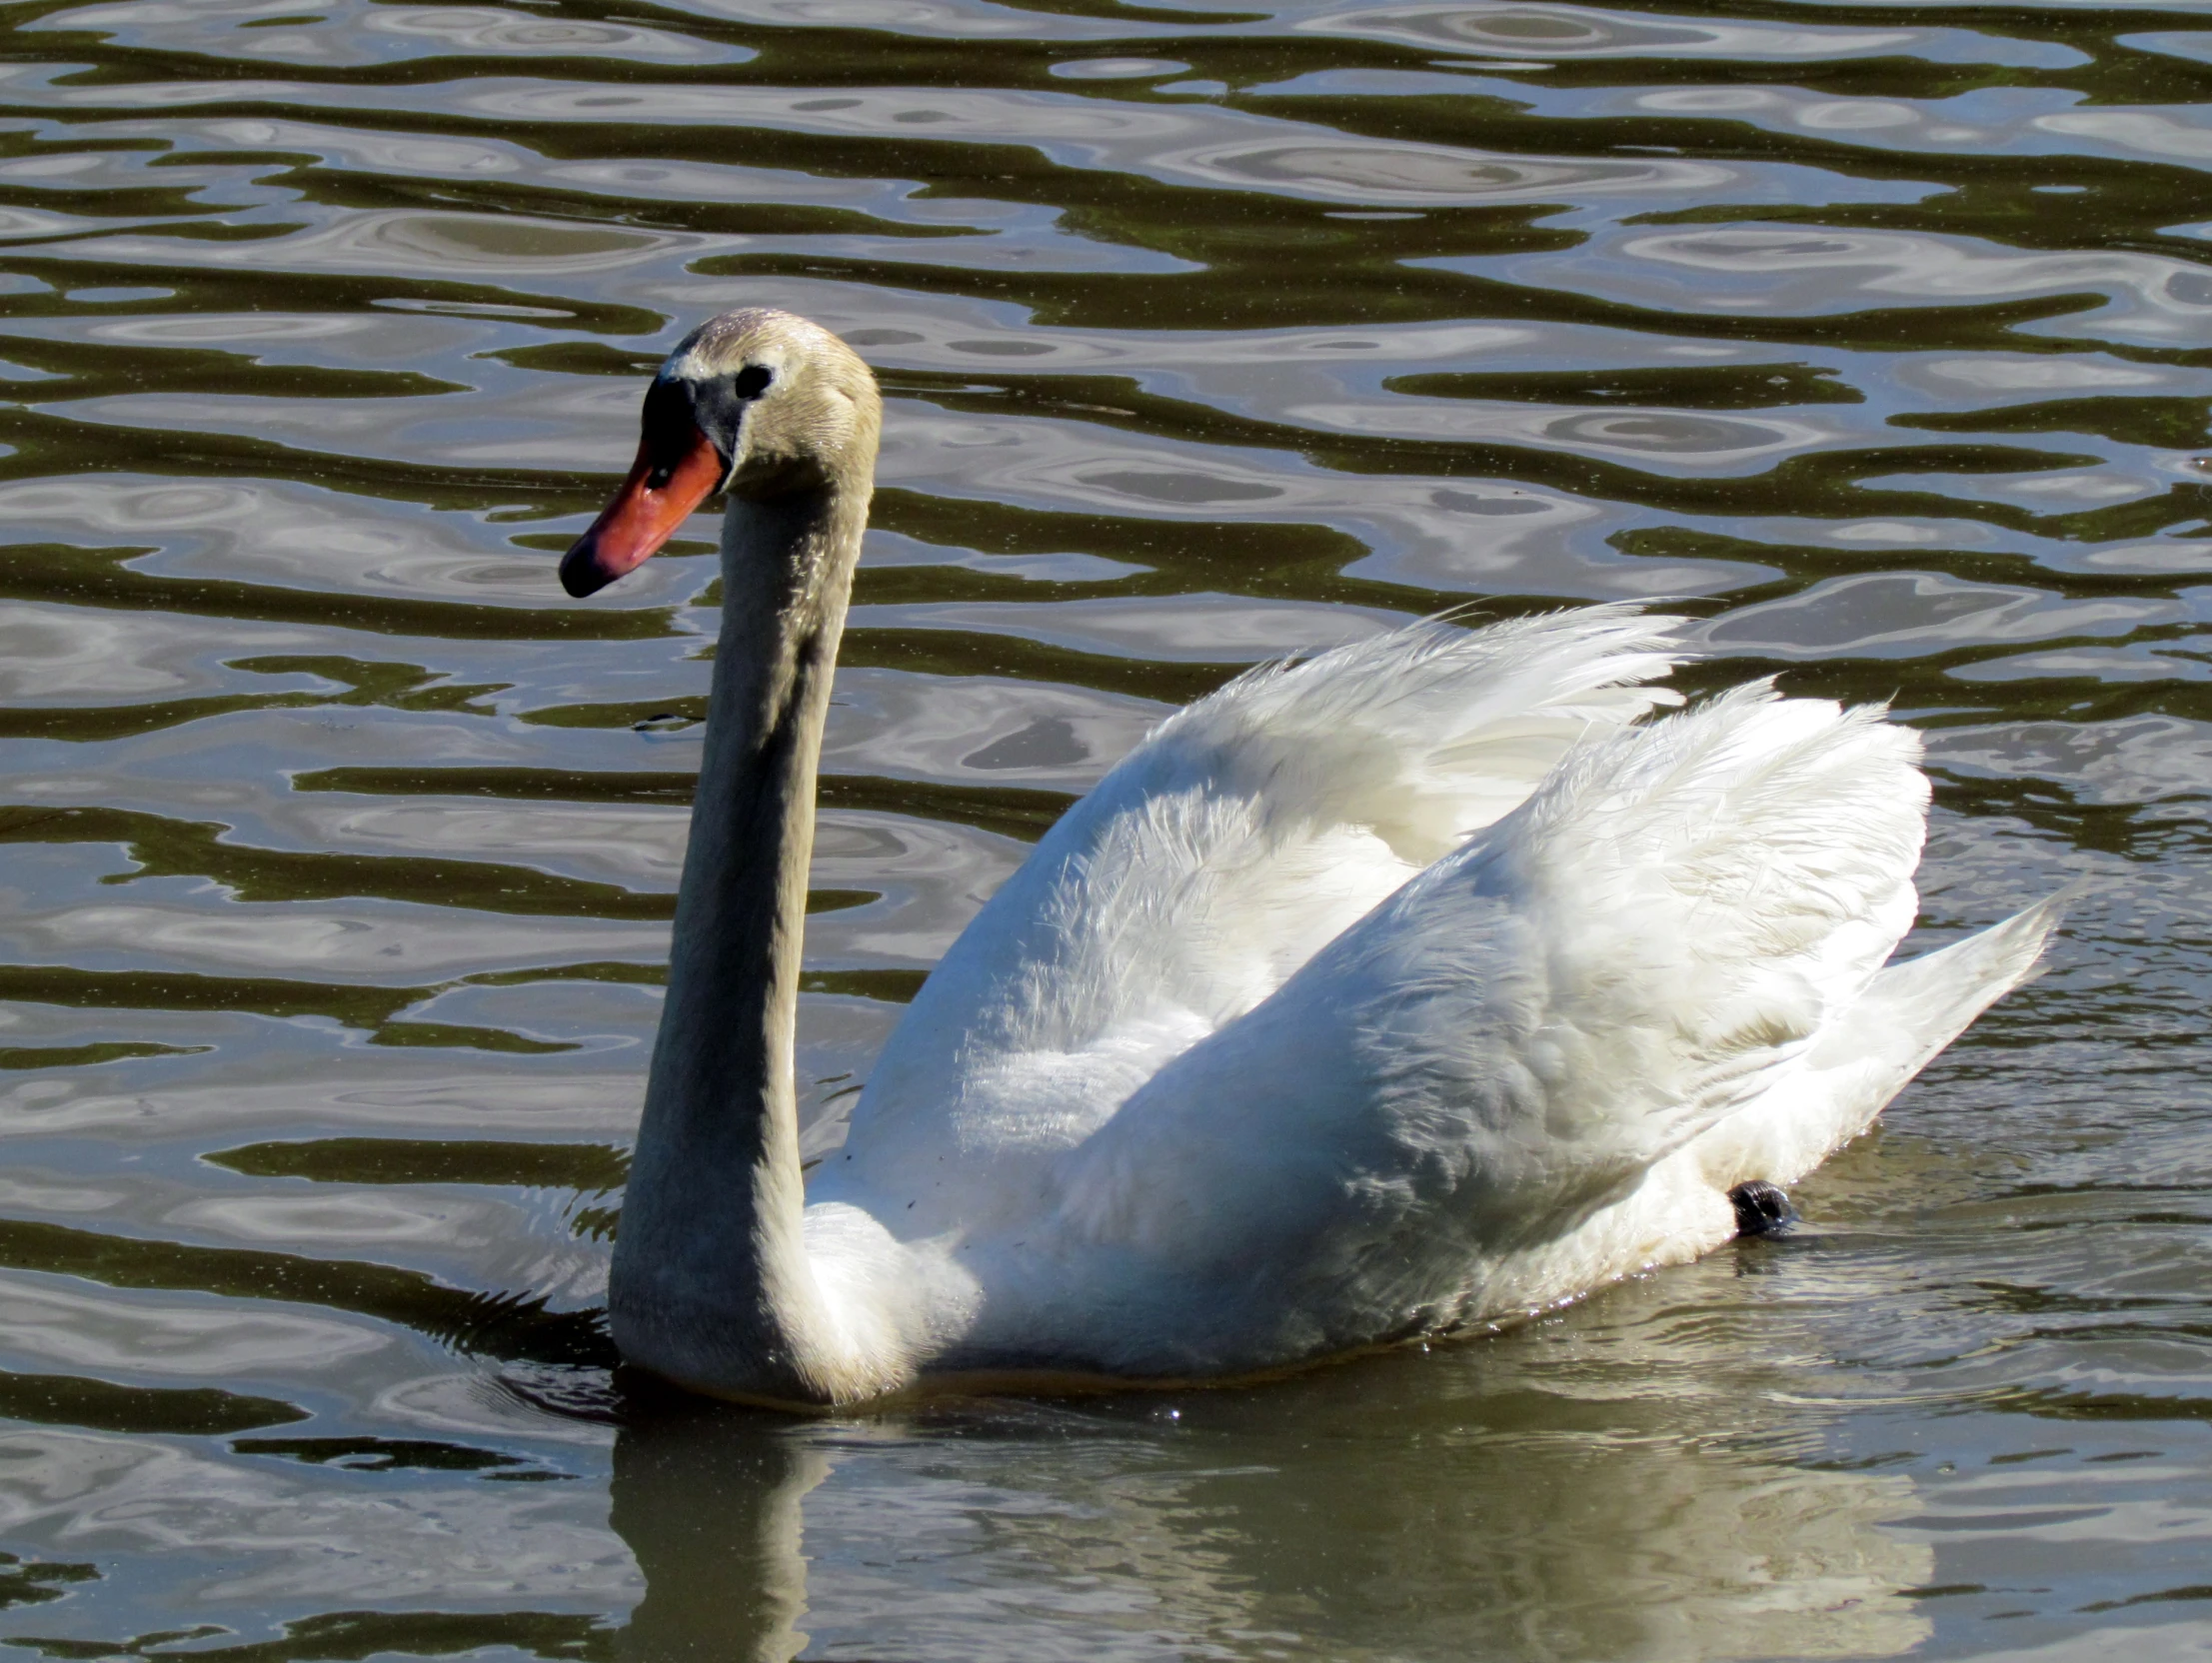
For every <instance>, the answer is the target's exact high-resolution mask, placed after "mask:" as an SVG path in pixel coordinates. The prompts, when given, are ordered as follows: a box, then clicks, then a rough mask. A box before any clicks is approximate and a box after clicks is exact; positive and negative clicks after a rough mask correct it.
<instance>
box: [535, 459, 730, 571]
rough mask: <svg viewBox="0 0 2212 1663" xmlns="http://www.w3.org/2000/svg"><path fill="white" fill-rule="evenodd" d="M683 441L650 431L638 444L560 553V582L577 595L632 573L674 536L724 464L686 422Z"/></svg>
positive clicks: (710, 491)
mask: <svg viewBox="0 0 2212 1663" xmlns="http://www.w3.org/2000/svg"><path fill="white" fill-rule="evenodd" d="M684 425H685V427H687V428H689V429H690V433H689V436H688V442H687V441H685V440H683V439H680V440H679V442H678V444H677V445H676V446H675V447H673V449H674V454H673V455H671V454H670V453H671V447H669V446H668V444H667V443H666V438H665V436H657V435H655V434H654V433H653V432H651V431H650V430H649V431H648V433H647V436H646V439H645V442H644V443H643V444H641V445H639V447H638V460H637V461H636V462H635V463H633V464H632V465H631V468H630V477H629V478H628V479H626V480H624V481H623V482H622V489H621V490H620V491H618V492H616V493H615V500H614V501H613V502H611V503H609V504H608V505H607V507H606V508H605V509H604V510H603V511H602V512H601V514H600V517H599V518H598V519H597V520H594V521H593V522H592V529H591V530H590V531H588V532H586V533H585V534H584V535H583V536H582V537H580V538H578V539H577V540H576V542H575V543H574V544H573V545H572V546H571V547H570V549H569V552H568V553H567V554H565V555H563V556H562V557H561V587H562V588H563V589H565V590H567V591H568V592H569V593H570V594H571V595H574V596H576V597H577V598H578V599H579V600H581V599H582V598H583V597H584V596H587V595H592V594H596V593H597V592H598V591H600V590H603V589H605V588H606V587H607V586H608V585H609V584H611V583H613V582H614V581H615V580H616V579H617V578H619V577H622V576H623V575H624V574H625V573H629V572H635V571H636V570H637V569H638V568H639V567H641V566H643V565H644V564H645V563H646V561H647V560H648V559H650V558H651V557H652V555H653V552H654V551H655V550H657V549H659V548H660V547H661V545H662V544H664V543H666V542H667V541H668V540H669V539H670V538H671V537H674V536H675V535H676V528H677V527H679V526H681V525H682V524H683V523H684V522H685V521H686V520H687V519H689V518H690V517H691V512H692V510H693V509H695V508H697V507H699V505H700V504H701V503H703V502H705V501H706V500H707V499H708V498H709V497H711V496H713V495H714V493H715V488H716V487H717V486H719V485H721V484H722V476H723V474H724V473H725V472H726V471H727V468H728V465H727V464H726V463H724V461H723V460H722V453H721V452H720V451H718V450H716V449H715V445H714V441H713V440H711V439H709V438H708V437H707V436H706V435H705V434H703V433H701V432H700V431H699V429H698V428H697V427H696V426H693V424H692V423H690V422H689V421H686V422H685V424H684Z"/></svg>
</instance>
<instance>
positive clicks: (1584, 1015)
mask: <svg viewBox="0 0 2212 1663" xmlns="http://www.w3.org/2000/svg"><path fill="white" fill-rule="evenodd" d="M1670 622H1671V621H1668V620H1641V619H1638V618H1636V617H1634V616H1633V615H1631V614H1626V613H1623V612H1619V611H1612V610H1595V611H1591V612H1586V613H1581V614H1578V615H1570V616H1563V617H1553V618H1548V619H1542V620H1537V621H1534V622H1531V623H1524V624H1514V625H1505V626H1500V627H1496V628H1493V629H1490V630H1485V631H1481V632H1478V633H1474V634H1467V633H1462V632H1460V631H1458V630H1454V629H1449V628H1446V627H1442V626H1436V625H1430V626H1422V627H1417V628H1414V629H1411V630H1406V631H1402V632H1399V633H1396V634H1393V635H1389V636H1385V637H1382V638H1380V639H1378V640H1373V641H1368V642H1365V643H1363V644H1360V645H1358V646H1355V647H1350V648H1345V649H1339V650H1338V651H1336V652H1334V653H1330V654H1327V655H1325V656H1323V657H1321V658H1318V659H1315V660H1313V661H1311V662H1308V663H1306V664H1303V665H1300V666H1297V667H1295V668H1291V669H1278V670H1274V671H1270V672H1267V673H1265V674H1262V675H1260V676H1258V677H1253V678H1247V679H1245V680H1243V681H1241V682H1238V683H1236V684H1234V685H1233V686H1231V687H1229V688H1227V689H1225V690H1223V691H1222V692H1221V693H1219V694H1216V695H1214V696H1213V697H1212V698H1211V699H1208V700H1205V701H1203V702H1202V703H1200V704H1198V705H1195V706H1192V707H1191V708H1190V709H1188V710H1185V711H1183V712H1181V713H1180V714H1179V715H1177V716H1175V717H1173V718H1172V719H1170V720H1169V721H1168V722H1166V723H1165V724H1163V725H1162V726H1161V727H1160V729H1159V730H1158V731H1157V732H1156V733H1154V734H1153V735H1152V736H1151V737H1150V738H1149V739H1147V740H1146V741H1145V742H1144V744H1143V745H1142V746H1140V747H1139V748H1138V749H1137V751H1136V752H1135V753H1134V754H1133V755H1131V756H1130V757H1129V758H1127V759H1126V760H1125V761H1124V762H1123V763H1122V764H1121V765H1120V766H1119V767H1118V768H1116V769H1115V770H1114V771H1113V772H1112V773H1111V774H1109V775H1108V776H1107V777H1106V780H1105V781H1104V782H1102V783H1101V785H1100V786H1099V788H1098V789H1097V790H1096V791H1094V792H1093V793H1092V794H1091V795H1090V796H1089V797H1087V798H1085V799H1084V800H1083V802H1081V803H1080V804H1078V805H1077V806H1076V807H1075V808H1074V809H1073V810H1071V811H1070V812H1069V814H1068V815H1067V817H1066V818H1065V819H1063V820H1062V821H1061V823H1060V824H1059V825H1058V826H1057V827H1056V828H1055V829H1054V830H1053V832H1051V833H1050V834H1049V835H1048V836H1047V837H1046V838H1045V840H1044V842H1043V843H1042V844H1041V846H1040V847H1039V848H1038V850H1037V852H1036V853H1035V854H1034V855H1033V856H1032V857H1031V858H1030V860H1029V861H1028V863H1027V864H1026V865H1024V866H1023V868H1022V869H1021V871H1020V872H1018V873H1017V874H1016V875H1015V876H1014V877H1013V878H1012V879H1011V880H1010V881H1009V882H1008V883H1007V885H1006V886H1005V887H1004V888H1002V889H1001V890H1000V891H999V893H998V894H997V895H996V896H994V897H993V899H992V901H991V902H990V904H989V905H987V906H986V907H985V908H984V910H983V912H982V913H981V914H980V915H979V916H978V917H977V918H976V919H975V921H974V922H973V923H971V924H970V926H969V927H968V929H967V931H966V932H965V933H964V934H963V935H962V936H961V938H960V940H959V941H958V942H956V943H955V945H954V947H953V949H952V951H951V952H950V953H948V954H947V955H946V957H945V960H944V962H943V963H941V964H940V965H939V967H938V969H937V970H936V972H935V973H934V974H933V975H932V976H931V978H930V981H929V982H928V984H927V985H926V986H925V987H924V989H923V991H922V994H921V996H920V997H919V998H918V999H917V1000H916V1001H915V1004H914V1006H913V1007H912V1009H910V1010H909V1012H908V1014H907V1016H906V1019H905V1020H904V1021H902V1022H901V1023H900V1025H899V1028H898V1030H897V1031H896V1032H895V1033H894V1035H893V1037H892V1040H891V1043H890V1044H889V1045H888V1046H887V1047H886V1049H885V1051H884V1053H883V1056H882V1058H881V1059H880V1060H879V1062H878V1064H877V1066H876V1069H875V1071H874V1074H873V1076H872V1078H871V1080H870V1082H869V1085H868V1088H867V1090H866V1092H865V1093H864V1094H863V1096H862V1099H861V1103H860V1106H859V1108H858V1109H857V1110H856V1112H855V1114H854V1117H853V1126H852V1133H851V1136H850V1139H849V1140H848V1142H847V1144H846V1146H845V1148H844V1149H843V1150H841V1151H839V1152H838V1153H836V1154H833V1155H832V1156H831V1157H830V1159H829V1160H828V1161H827V1162H825V1163H824V1165H823V1167H822V1168H821V1169H820V1170H819V1171H818V1173H817V1176H816V1178H815V1181H814V1183H813V1185H812V1187H811V1189H810V1191H809V1198H810V1201H811V1202H812V1204H811V1205H810V1206H809V1207H808V1209H807V1215H806V1219H807V1240H808V1248H809V1257H810V1258H811V1259H812V1260H813V1261H814V1263H815V1264H816V1266H817V1274H818V1275H820V1276H822V1277H823V1278H824V1280H825V1281H826V1282H827V1283H829V1284H831V1285H835V1286H838V1287H840V1288H843V1289H849V1290H850V1292H849V1293H848V1294H847V1299H848V1300H849V1301H850V1306H849V1308H851V1309H853V1311H854V1314H855V1315H856V1316H857V1317H859V1318H860V1321H858V1322H856V1323H855V1335H856V1338H858V1337H859V1334H860V1333H861V1332H862V1331H863V1329H862V1324H863V1323H865V1325H866V1326H865V1331H866V1332H868V1333H869V1334H870V1335H871V1336H872V1337H873V1340H874V1343H875V1344H879V1345H883V1346H886V1347H889V1348H892V1349H893V1350H896V1351H904V1352H907V1353H909V1354H921V1355H926V1356H931V1357H933V1358H939V1359H942V1361H943V1365H944V1366H949V1367H956V1368H957V1367H962V1366H967V1367H973V1368H979V1369H1004V1368H1021V1367H1032V1368H1035V1367H1060V1368H1068V1367H1076V1368H1080V1369H1082V1370H1085V1371H1088V1372H1094V1373H1099V1374H1106V1375H1124V1376H1127V1375H1133V1376H1168V1377H1175V1376H1181V1377H1191V1376H1204V1375H1213V1374H1222V1373H1238V1372H1249V1371H1254V1370H1259V1369H1264V1368H1267V1367H1270V1366H1279V1365H1281V1364H1284V1363H1287V1362H1293V1361H1297V1360H1302V1359H1305V1358H1310V1357H1315V1356H1322V1355H1327V1354H1329V1353H1331V1352H1338V1351H1343V1350H1347V1349H1351V1348H1354V1347H1357V1346H1361V1345H1368V1344H1373V1343H1376V1342H1379V1341H1386V1340H1390V1339H1395V1338H1400V1337H1403V1336H1407V1335H1413V1334H1420V1333H1430V1332H1437V1331H1444V1330H1449V1329H1452V1328H1456V1327H1463V1326H1466V1325H1468V1324H1470V1323H1476V1322H1481V1321H1484V1320H1488V1319H1496V1318H1501V1317H1507V1316H1511V1315H1514V1314H1516V1313H1522V1312H1526V1311H1528V1310H1530V1309H1532V1308H1536V1307H1540V1306H1542V1305H1545V1304H1549V1303H1552V1302H1554V1301H1557V1300H1560V1299H1563V1298H1566V1297H1569V1296H1571V1295H1573V1294H1576V1293H1580V1292H1582V1291H1584V1290H1586V1289H1589V1288H1591V1287H1594V1286H1597V1285H1599V1284H1601V1283H1604V1282H1606V1281H1610V1280H1612V1279H1614V1278H1617V1277H1619V1276H1622V1275H1625V1274H1627V1273H1629V1272H1631V1271H1635V1270H1638V1269H1642V1268H1644V1267H1646V1266H1650V1265H1656V1264H1665V1263H1670V1262H1674V1261H1677V1260H1682V1259H1688V1258H1691V1257H1693V1256H1695V1255H1696V1254H1698V1253H1701V1252H1704V1251H1706V1250H1707V1249H1709V1248H1711V1247H1714V1246H1716V1245H1718V1244H1719V1243H1720V1242H1723V1241H1725V1240H1727V1239H1729V1238H1730V1237H1731V1236H1733V1235H1734V1234H1735V1233H1736V1220H1735V1213H1734V1209H1733V1208H1732V1207H1731V1205H1730V1203H1729V1200H1728V1191H1729V1190H1730V1189H1731V1188H1733V1187H1734V1186H1735V1185H1737V1184H1739V1183H1742V1182H1744V1181H1745V1180H1748V1179H1765V1180H1767V1181H1770V1182H1775V1183H1788V1182H1790V1181H1792V1180H1794V1179H1795V1178H1796V1177H1798V1176H1799V1175H1800V1174H1801V1173H1803V1172H1805V1171H1806V1170H1808V1169H1809V1168H1811V1167H1812V1166H1813V1165H1814V1164H1815V1163H1816V1162H1818V1161H1819V1160H1820V1159H1821V1158H1822V1157H1823V1156H1825V1155H1826V1154H1828V1153H1829V1151H1831V1150H1832V1149H1834V1148H1836V1147H1837V1146H1838V1145H1839V1144H1841V1143H1843V1142H1845V1141H1847V1140H1848V1139H1850V1138H1851V1137H1853V1136H1855V1135H1857V1134H1858V1133H1859V1132H1861V1131H1863V1130H1864V1129H1865V1128H1866V1126H1867V1124H1868V1123H1869V1122H1870V1121H1871V1120H1872V1119H1873V1118H1874V1115H1875V1114H1876V1112H1877V1111H1878V1110H1879V1109H1880V1108H1881V1107H1882V1105H1883V1104H1884V1103H1885V1102H1886V1101H1887V1100H1888V1099H1889V1098H1890V1096H1891V1095H1892V1094H1894V1093H1895V1091H1896V1090H1897V1088H1898V1087H1899V1086H1901V1085H1902V1084H1903V1083H1904V1082H1905V1081H1906V1080H1907V1079H1909V1078H1910V1077H1911V1075H1912V1074H1913V1073H1914V1072H1915V1071H1916V1070H1917V1069H1918V1068H1919V1066H1920V1065H1921V1064H1922V1063H1923V1062H1925V1061H1926V1060H1927V1059H1928V1058H1929V1057H1930V1056H1932V1055H1933V1054H1934V1053H1935V1052H1936V1051H1937V1050H1939V1049H1940V1048H1941V1047H1942V1046H1943V1045H1944V1044H1945V1043H1946V1042H1947V1041H1948V1040H1949V1039H1950V1038H1951V1037H1952V1036H1953V1035H1954V1034H1956V1033H1957V1032H1958V1031H1959V1029H1960V1028H1962V1027H1963V1026H1964V1025H1965V1024H1966V1022H1967V1021H1968V1020H1970V1019H1971V1018H1972V1017H1973V1016H1974V1015H1975V1014H1976V1013H1978V1012H1979V1011H1980V1010H1981V1009H1982V1007H1983V1006H1984V1005H1986V1004H1987V1003H1988V1002H1989V1001H1990V1000H1991V999H1993V998H1995V997H1996V996H1997V995H1998V994H2000V993H2002V992H2003V991H2005V990H2006V989H2007V988H2008V987H2010V986H2011V985H2012V984H2013V983H2014V982H2015V981H2017V980H2018V979H2019V977H2020V975H2021V974H2022V973H2023V972H2024V971H2025V970H2026V969H2027V968H2028V967H2029V966H2030V965H2031V964H2032V963H2033V962H2034V959H2035V956H2036V954H2037V952H2038V950H2039V949H2040V947H2041V944H2042V940H2043V936H2044V933H2045V931H2046V929H2047V920H2046V919H2045V918H2044V917H2042V916H2041V915H2040V914H2030V915H2028V916H2025V917H2023V918H2020V919H2017V920H2015V921H2014V922H2013V923H2011V924H2009V925H2006V926H2004V927H2002V928H2001V929H2000V930H1995V931H1991V932H1989V933H1988V934H1986V935H1983V936H1979V937H1976V938H1975V939H1973V940H1972V941H1968V942H1964V943H1961V944H1960V945H1959V946H1956V947H1953V948H1951V949H1950V950H1949V951H1947V952H1944V953H1939V954H1936V955H1934V956H1933V957H1930V958H1926V959H1921V960H1918V961H1915V962H1913V963H1911V964H1906V965H1899V966H1897V967H1895V968H1892V969H1888V970H1884V969H1883V968H1882V965H1883V962H1884V960H1886V959H1887V958H1888V957H1889V955H1890V952H1891V949H1892V948H1893V947H1895V945H1896V944H1897V941H1898V938H1899V937H1900V936H1902V935H1903V934H1904V932H1905V931H1906V929H1908V928H1909V927H1910V926H1911V923H1912V919H1913V915H1914V910H1915V895H1914V891H1913V885H1912V871H1913V866H1914V863H1915V861H1916V859H1917V857H1918V855H1919V850H1920V839H1921V829H1922V822H1923V818H1924V814H1925V808H1926V803H1927V786H1926V783H1925V781H1924V780H1923V778H1922V776H1921V774H1920V772H1919V770H1918V769H1917V768H1916V767H1915V766H1914V764H1915V762H1916V760H1917V757H1918V752H1919V746H1918V743H1917V741H1916V738H1915V736H1913V735H1912V734H1911V733H1910V732H1908V731H1907V730H1904V729H1900V728H1895V727H1892V726H1890V725H1888V724H1886V723H1884V722H1882V721H1881V720H1880V718H1879V717H1878V715H1876V714H1874V713H1871V712H1845V711H1840V710H1838V709H1837V707H1835V706H1833V705H1830V704H1825V703H1819V702H1815V701H1810V700H1781V699H1777V698H1775V697H1774V696H1773V695H1772V694H1771V693H1770V692H1768V691H1767V690H1765V689H1764V688H1763V687H1755V688H1749V689H1740V690H1738V691H1737V692H1735V693H1733V694H1730V695H1728V696H1726V697H1724V698H1722V699H1719V700H1716V701H1714V702H1712V703H1710V704H1708V705H1706V706H1704V707H1703V708H1701V709H1699V710H1696V711H1692V712H1690V713H1687V714H1685V715H1679V716H1674V717H1671V718H1667V719H1664V720H1661V721H1658V722H1655V723H1650V724H1648V725H1644V726H1640V727H1630V726H1627V725H1628V724H1630V723H1631V722H1633V721H1634V720H1635V719H1637V718H1639V717H1642V716H1644V715H1645V713H1646V712H1647V711H1648V710H1649V708H1650V707H1651V706H1652V705H1653V704H1654V703H1656V702H1657V700H1656V698H1655V696H1654V695H1653V694H1652V693H1651V692H1650V691H1648V690H1646V689H1645V688H1643V687H1640V686H1638V685H1636V684H1638V683H1640V682H1642V681H1643V680H1644V679H1645V678H1647V677H1650V676H1653V675H1656V674H1663V673H1664V671H1665V670H1666V669H1667V668H1669V666H1668V660H1667V658H1666V656H1665V653H1666V625H1667V624H1668V623H1670ZM887 1272H888V1274H887ZM863 1311H865V1312H866V1314H865V1316H864V1315H862V1314H861V1313H862V1312H863Z"/></svg>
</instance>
